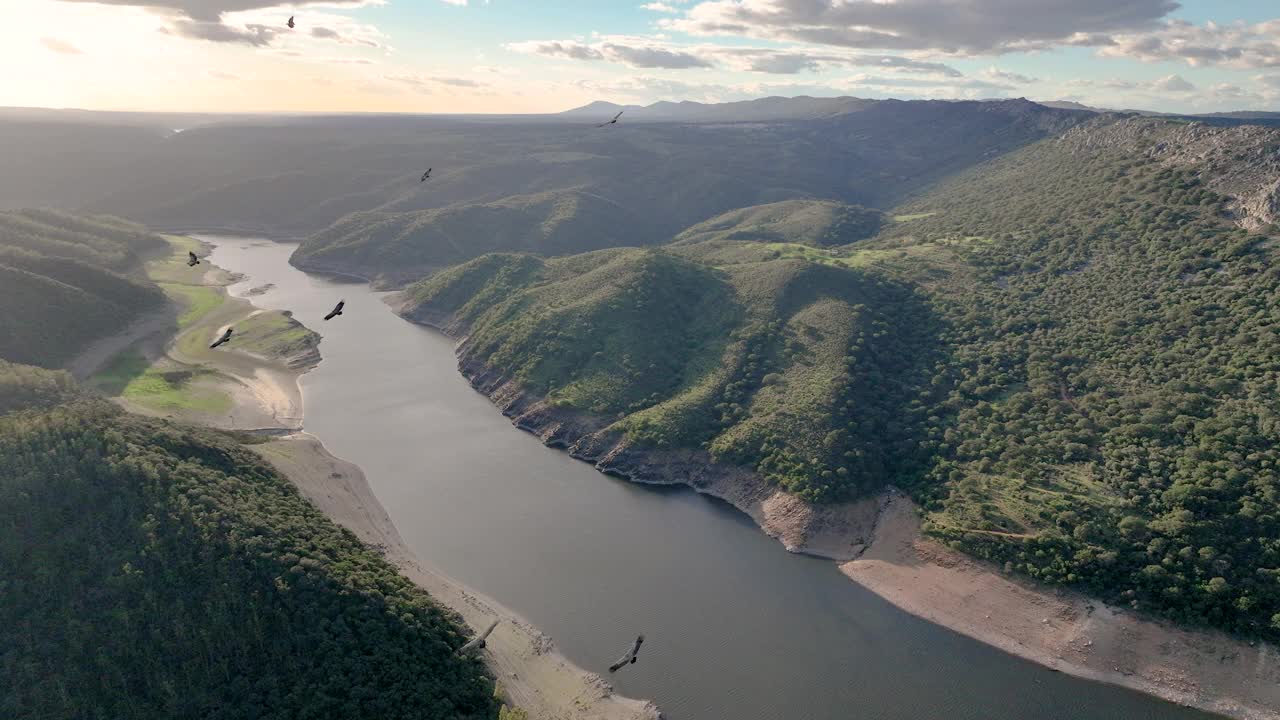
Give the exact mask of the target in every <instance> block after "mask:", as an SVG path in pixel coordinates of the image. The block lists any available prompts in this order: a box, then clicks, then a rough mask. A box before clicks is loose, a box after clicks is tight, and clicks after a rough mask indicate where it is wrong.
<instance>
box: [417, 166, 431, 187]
mask: <svg viewBox="0 0 1280 720" xmlns="http://www.w3.org/2000/svg"><path fill="white" fill-rule="evenodd" d="M429 177H431V168H427V171H426V172H424V173H422V179H421V180H419V181H418V182H420V183H423V182H426V181H427V178H429Z"/></svg>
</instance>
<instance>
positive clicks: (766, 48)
mask: <svg viewBox="0 0 1280 720" xmlns="http://www.w3.org/2000/svg"><path fill="white" fill-rule="evenodd" d="M0 5H3V7H0V16H3V21H0V67H4V68H6V72H5V76H6V77H5V78H4V81H3V82H0V106H27V107H75V108H85V109H95V110H165V111H198V112H311V111H316V112H419V113H543V112H559V111H562V110H566V109H569V108H572V107H576V106H579V105H583V104H585V103H588V102H591V101H593V100H607V101H611V102H616V103H621V104H647V103H650V102H655V101H658V100H696V101H703V102H719V101H729V100H743V99H750V98H755V97H762V96H766V95H784V96H795V95H813V96H837V95H852V96H857V97H870V98H883V97H897V98H904V99H919V98H962V99H985V98H1002V97H1010V98H1012V97H1027V98H1030V99H1033V100H1072V101H1076V102H1081V103H1085V104H1088V105H1093V106H1098V107H1106V108H1113V109H1130V108H1141V109H1150V110H1158V111H1166V112H1217V111H1231V110H1243V109H1253V110H1272V111H1280V2H1277V0H662V1H658V2H646V1H645V0H629V1H626V0H561V1H552V0H317V1H315V2H308V1H306V0H300V1H299V2H294V3H286V4H280V3H279V2H278V0H98V1H96V2H91V1H89V0H4V2H3V3H0ZM291 15H292V16H294V17H295V24H296V26H295V27H294V28H292V29H290V28H289V27H287V25H286V21H287V20H288V18H289V16H291Z"/></svg>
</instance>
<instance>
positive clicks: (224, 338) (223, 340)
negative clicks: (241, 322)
mask: <svg viewBox="0 0 1280 720" xmlns="http://www.w3.org/2000/svg"><path fill="white" fill-rule="evenodd" d="M230 341H231V328H227V331H226V332H224V333H222V337H220V338H218V339H217V340H216V341H215V342H214V343H213V344H212V345H210V346H209V349H210V350H212V349H214V348H216V347H218V346H219V345H221V344H223V343H226V342H230Z"/></svg>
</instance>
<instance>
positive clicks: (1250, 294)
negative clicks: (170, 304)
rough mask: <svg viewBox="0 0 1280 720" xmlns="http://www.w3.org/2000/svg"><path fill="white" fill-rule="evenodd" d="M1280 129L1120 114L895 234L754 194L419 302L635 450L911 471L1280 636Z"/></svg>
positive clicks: (442, 283) (1072, 565)
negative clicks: (724, 209) (648, 241)
mask: <svg viewBox="0 0 1280 720" xmlns="http://www.w3.org/2000/svg"><path fill="white" fill-rule="evenodd" d="M1278 151H1280V134H1278V133H1277V132H1276V131H1273V130H1268V129H1265V128H1260V127H1240V128H1212V127H1205V126H1188V125H1186V124H1185V123H1176V122H1168V121H1163V120H1157V119H1140V118H1130V119H1120V120H1117V119H1116V118H1113V117H1102V118H1099V119H1098V120H1096V121H1094V122H1091V123H1089V124H1087V125H1084V126H1081V127H1078V128H1075V129H1072V130H1070V131H1068V132H1066V133H1065V134H1064V135H1063V136H1061V137H1060V138H1054V139H1050V140H1046V141H1043V142H1040V143H1036V144H1034V145H1031V146H1029V147H1026V148H1024V149H1022V150H1019V151H1016V152H1013V153H1010V154H1008V155H1006V156H1003V157H1000V158H996V159H993V160H991V161H990V162H988V163H985V164H983V165H981V166H979V167H975V168H973V169H971V170H969V171H966V172H964V173H961V174H959V175H957V176H955V177H954V178H952V179H950V180H948V181H945V182H943V183H941V184H939V185H938V186H937V187H936V188H935V189H933V190H931V191H929V192H927V193H924V194H922V195H921V196H920V197H919V198H918V199H916V200H914V201H912V202H911V203H909V204H907V205H904V206H901V207H899V208H897V209H895V210H894V211H893V213H892V217H893V220H892V222H890V223H887V224H886V225H885V227H884V229H883V230H882V232H881V233H880V234H879V235H878V236H877V237H875V238H871V239H867V240H860V241H858V242H855V243H853V244H849V245H844V246H839V247H833V248H824V249H818V248H815V247H812V246H810V245H806V244H801V242H795V240H804V239H811V238H812V237H813V236H812V235H811V234H810V235H806V234H805V233H806V231H807V229H809V228H811V227H813V226H814V225H815V223H814V222H813V219H812V218H813V209H814V206H813V205H812V204H806V203H800V204H792V205H784V206H782V207H785V208H788V209H793V210H795V211H796V214H797V217H795V218H791V219H788V218H787V217H785V216H784V215H781V214H777V213H776V212H775V210H776V208H768V209H761V208H747V209H744V210H742V211H741V212H740V213H737V214H731V215H730V216H728V218H727V219H726V221H717V222H713V223H710V224H709V226H703V227H700V228H696V229H691V230H690V231H689V232H687V233H686V234H684V235H683V236H682V237H681V240H680V242H679V243H677V244H675V245H672V246H668V247H666V248H665V249H663V250H614V251H608V252H603V253H590V254H586V255H582V256H576V257H567V258H559V259H555V260H540V259H536V258H531V257H527V256H488V257H484V258H480V259H478V260H475V261H472V262H470V263H468V264H466V265H463V266H461V267H458V268H455V269H452V270H449V271H446V272H444V273H441V274H439V275H438V276H436V277H433V278H430V279H428V280H425V281H423V282H420V283H418V284H416V285H413V286H411V287H410V289H409V291H408V295H407V297H408V298H409V299H410V302H409V304H408V305H407V306H406V308H405V313H406V315H407V316H409V317H411V318H415V319H419V320H424V321H430V322H434V323H437V324H447V323H448V319H449V318H451V317H456V318H458V319H459V323H458V325H457V326H456V327H455V329H458V330H469V332H470V339H469V340H468V341H467V342H466V343H464V344H463V346H462V347H461V352H462V361H463V363H464V364H465V365H468V366H472V367H487V368H488V369H491V370H494V371H496V372H497V373H499V374H500V375H503V376H506V377H510V378H513V379H515V380H517V381H518V382H520V383H521V384H522V385H523V386H524V387H525V388H526V389H527V390H529V391H531V392H532V393H534V394H535V395H537V394H540V395H545V396H546V397H547V398H548V400H549V401H550V403H551V404H552V405H553V406H555V407H560V408H563V409H566V410H570V411H573V412H575V413H578V414H587V415H590V416H593V417H594V418H595V423H596V426H598V427H602V428H604V429H605V431H606V432H613V433H620V434H621V436H622V437H624V438H626V440H627V442H628V443H630V444H631V445H632V446H633V447H638V448H644V447H655V448H663V447H683V448H690V449H698V448H705V449H707V450H709V451H710V452H711V453H712V454H713V455H714V456H715V457H716V458H718V459H719V460H721V461H723V462H730V463H736V464H741V465H745V466H748V467H752V468H754V469H756V470H757V471H758V472H760V473H761V474H762V475H763V476H764V477H766V478H768V479H770V480H772V481H774V482H776V483H778V484H779V485H780V486H782V487H784V488H787V489H790V490H792V491H795V492H797V493H798V494H800V495H801V496H803V497H805V498H809V499H811V500H815V501H819V502H824V501H829V500H835V499H840V498H847V497H852V496H856V495H859V494H863V493H867V492H870V491H874V490H876V489H878V488H880V487H882V486H883V485H884V484H886V483H890V482H892V483H894V484H896V485H898V486H900V487H905V488H907V489H909V490H910V491H911V492H912V493H913V494H914V495H915V497H916V498H917V499H918V500H919V501H920V502H921V503H923V505H924V506H925V509H926V510H927V512H928V518H927V520H928V521H927V528H928V529H929V530H930V531H931V532H933V533H935V534H938V535H940V536H942V537H943V538H945V539H947V540H948V541H949V542H951V543H953V544H954V545H955V546H957V547H959V548H962V549H965V550H967V551H969V552H972V553H974V554H977V555H979V556H982V557H985V558H989V559H992V560H995V561H998V562H1001V563H1004V564H1005V567H1006V568H1007V569H1008V570H1009V571H1011V572H1018V573H1022V574H1025V575H1028V576H1031V577H1034V578H1036V579H1038V580H1042V581H1046V582H1051V583H1062V584H1067V585H1073V586H1076V587H1079V588H1081V589H1084V590H1087V591H1089V592H1092V593H1095V594H1097V595H1099V596H1101V597H1103V598H1104V599H1106V600H1107V601H1110V602H1116V603H1123V604H1128V605H1131V606H1133V607H1135V608H1138V609H1141V610H1145V611H1149V612H1153V613H1157V614H1161V615H1165V616H1168V617H1171V618H1174V619H1176V620H1178V621H1181V622H1185V623H1192V624H1208V625H1213V626H1217V627H1222V628H1226V629H1230V630H1234V631H1239V632H1245V633H1249V634H1257V635H1264V636H1268V637H1280V583H1277V580H1276V579H1277V578H1278V577H1280V496H1278V495H1277V491H1276V487H1277V482H1280V478H1278V477H1277V476H1276V468H1277V467H1278V465H1277V463H1278V462H1280V456H1277V452H1280V451H1277V450H1276V448H1277V447H1280V415H1278V414H1277V409H1276V408H1278V407H1280V396H1278V395H1277V393H1278V392H1280V391H1278V390H1277V388H1280V360H1278V358H1280V304H1278V303H1280V271H1277V270H1276V267H1277V264H1276V257H1275V252H1276V251H1275V248H1276V244H1277V242H1278V241H1280V232H1277V230H1276V227H1275V226H1274V225H1273V224H1271V223H1273V222H1274V220H1275V216H1274V211H1273V210H1268V208H1272V209H1273V208H1274V207H1276V206H1277V205H1276V204H1275V203H1274V202H1273V201H1272V200H1273V199H1274V188H1273V180H1274V173H1273V169H1274V167H1275V165H1276V163H1277V162H1280V156H1277V152H1278ZM1269 198H1271V199H1269ZM819 207H824V206H821V205H820V206H819ZM1268 213H1272V214H1268ZM759 218H765V220H766V221H765V222H761V221H760V220H759ZM721 222H723V228H724V229H723V230H722V229H720V228H721V227H722V226H721V224H720V223H721ZM818 224H819V225H820V223H818ZM737 228H752V229H751V230H749V231H746V232H744V234H743V235H739V236H738V237H749V238H750V239H739V240H735V239H733V233H735V232H737V231H738V230H737ZM796 228H799V229H796ZM1246 228H1248V229H1246ZM725 231H727V233H728V234H727V235H726V234H724V233H725ZM770 233H778V235H770ZM777 237H783V238H786V239H787V240H788V241H787V242H781V241H778V240H777V239H776V238H777ZM761 240H764V242H761Z"/></svg>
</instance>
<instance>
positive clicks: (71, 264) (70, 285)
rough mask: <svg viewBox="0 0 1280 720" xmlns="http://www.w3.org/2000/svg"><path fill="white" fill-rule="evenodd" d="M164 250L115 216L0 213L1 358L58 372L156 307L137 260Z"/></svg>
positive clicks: (157, 299) (157, 296) (154, 292)
mask: <svg viewBox="0 0 1280 720" xmlns="http://www.w3.org/2000/svg"><path fill="white" fill-rule="evenodd" d="M165 247H167V245H166V244H165V242H164V240H163V239H162V238H160V237H158V236H156V235H153V234H151V233H148V232H146V231H145V230H144V229H143V228H141V227H139V226H137V225H132V224H130V223H126V222H124V221H122V220H118V219H116V218H111V217H93V218H80V217H75V216H72V215H66V214H64V213H60V212H55V211H52V210H20V211H15V212H0V307H3V308H5V309H6V312H4V313H0V357H4V358H8V359H10V360H14V361H17V362H22V363H28V364H33V365H41V366H44V367H57V366H58V365H60V364H62V363H64V362H66V361H67V360H69V359H70V358H72V357H73V356H74V355H75V354H76V353H77V352H79V351H80V350H81V349H83V348H84V347H85V346H87V345H88V344H89V343H90V342H92V341H93V340H96V339H97V338H100V337H102V336H104V335H108V334H110V333H112V332H114V331H117V330H119V329H121V328H123V327H125V326H126V325H128V324H129V323H130V322H131V321H132V320H133V319H134V318H136V317H137V316H138V314H139V313H141V312H144V311H146V310H148V309H152V308H155V307H158V306H159V305H160V304H161V303H162V302H163V295H162V293H161V292H160V290H159V289H158V288H157V287H156V286H155V285H154V284H153V283H151V282H150V281H148V280H146V279H145V277H143V275H142V273H141V265H140V256H141V255H144V254H146V253H150V252H154V251H157V250H160V249H163V248H165Z"/></svg>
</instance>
